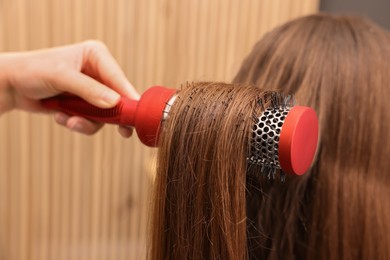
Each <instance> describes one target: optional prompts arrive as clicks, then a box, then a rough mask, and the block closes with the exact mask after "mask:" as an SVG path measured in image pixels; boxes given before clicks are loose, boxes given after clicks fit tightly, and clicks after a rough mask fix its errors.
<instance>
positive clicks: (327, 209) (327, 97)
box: [234, 14, 390, 259]
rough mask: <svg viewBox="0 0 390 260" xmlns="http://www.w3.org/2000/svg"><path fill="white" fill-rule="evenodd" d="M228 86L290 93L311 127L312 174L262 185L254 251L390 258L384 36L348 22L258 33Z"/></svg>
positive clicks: (389, 50)
mask: <svg viewBox="0 0 390 260" xmlns="http://www.w3.org/2000/svg"><path fill="white" fill-rule="evenodd" d="M234 82H236V83H246V84H256V85H259V86H268V87H270V88H271V89H273V90H277V91H280V92H282V93H293V94H295V95H296V98H297V100H298V103H299V104H301V105H307V106H311V107H313V108H314V109H315V110H316V111H317V113H318V117H319V124H320V140H319V148H318V152H317V158H316V161H315V163H314V165H313V167H312V169H311V171H309V172H308V173H307V174H306V176H304V177H302V178H296V179H294V180H287V183H286V184H282V185H273V184H270V185H265V186H262V187H261V188H262V189H263V190H266V194H265V195H264V196H260V198H259V200H260V202H259V203H258V204H254V205H253V206H252V207H253V208H252V210H256V209H257V208H258V211H257V210H256V211H257V215H256V216H257V217H256V220H255V221H256V222H255V228H253V229H252V230H251V232H253V235H256V234H258V236H260V237H263V239H257V238H254V239H249V241H250V242H251V243H250V245H252V249H254V248H255V247H257V250H254V251H255V253H254V254H255V255H258V256H259V255H261V256H264V257H269V258H273V259H279V258H297V259H301V258H307V259H357V258H362V259H385V258H387V259H388V258H390V247H389V245H390V222H389V221H388V219H389V218H390V173H389V169H390V160H389V159H388V158H387V157H388V155H389V154H390V109H389V107H388V103H389V99H390V36H389V33H388V32H387V31H386V30H384V29H382V28H380V27H379V26H377V25H375V24H374V23H373V22H371V21H369V20H368V19H365V18H362V17H357V16H331V15H325V14H318V15H311V16H307V17H302V18H299V19H296V20H293V21H291V22H288V23H286V24H284V25H282V26H280V27H278V28H276V29H275V30H273V31H271V32H270V33H268V34H267V35H265V36H264V38H263V39H262V40H260V41H259V42H258V43H257V44H256V45H255V47H254V49H253V50H252V52H251V53H250V54H249V56H248V57H247V58H246V60H245V61H244V62H243V64H242V66H241V69H240V70H239V72H238V74H237V75H236V77H235V79H234ZM250 249H251V248H250Z"/></svg>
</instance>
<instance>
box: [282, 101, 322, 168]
mask: <svg viewBox="0 0 390 260" xmlns="http://www.w3.org/2000/svg"><path fill="white" fill-rule="evenodd" d="M317 141H318V119H317V115H316V112H315V111H314V110H313V109H312V108H309V107H303V106H295V107H293V108H292V109H291V110H290V112H289V113H288V114H287V116H286V119H285V121H284V124H283V126H282V130H281V133H280V140H279V162H280V166H281V168H282V170H283V171H284V172H286V173H289V174H294V175H302V174H304V173H305V172H306V171H307V169H308V168H309V167H310V165H311V163H312V161H313V158H314V154H315V152H316V149H317Z"/></svg>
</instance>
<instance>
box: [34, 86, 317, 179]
mask: <svg viewBox="0 0 390 260" xmlns="http://www.w3.org/2000/svg"><path fill="white" fill-rule="evenodd" d="M176 92H177V90H176V89H171V88H166V87H162V86H154V87H151V88H149V89H148V90H146V91H145V92H144V93H143V94H142V96H141V98H140V100H130V99H127V98H122V99H121V100H120V102H119V103H118V104H117V105H116V106H115V107H113V108H109V109H102V108H98V107H96V106H93V105H91V104H89V103H88V102H86V101H85V100H83V99H81V98H80V97H77V96H73V95H67V94H62V95H59V96H55V97H52V98H48V99H44V100H42V104H43V105H44V106H45V107H46V108H48V109H52V110H58V111H62V112H64V113H66V114H69V115H72V116H81V117H85V118H87V119H90V120H93V121H97V122H103V123H110V124H117V125H123V126H132V127H134V128H135V129H136V132H137V135H138V137H139V139H140V140H141V142H142V143H143V144H145V145H147V146H151V147H155V146H157V144H158V136H159V133H160V127H161V122H162V120H163V119H165V118H166V117H167V116H168V113H169V109H170V107H171V105H172V103H173V102H174V99H175V97H176V95H175V94H176ZM275 97H276V96H275V95H274V96H273V97H272V102H271V106H270V107H268V108H266V109H264V107H263V110H264V112H263V114H262V115H261V116H260V117H258V118H257V120H256V122H255V125H254V127H253V138H252V144H251V154H250V155H249V156H248V162H249V163H250V164H257V165H260V166H261V167H262V172H263V173H265V174H267V175H268V176H274V175H275V172H276V171H277V170H281V171H282V172H284V173H289V174H295V175H302V174H303V173H305V172H306V170H307V169H308V168H309V167H310V165H311V163H312V160H313V158H314V154H315V151H316V147H317V139H318V120H317V117H316V113H315V111H314V110H313V109H311V108H309V107H303V106H294V105H293V104H292V103H291V102H289V100H290V99H289V100H286V98H283V97H281V96H277V98H275ZM287 99H288V98H287ZM261 103H262V102H261Z"/></svg>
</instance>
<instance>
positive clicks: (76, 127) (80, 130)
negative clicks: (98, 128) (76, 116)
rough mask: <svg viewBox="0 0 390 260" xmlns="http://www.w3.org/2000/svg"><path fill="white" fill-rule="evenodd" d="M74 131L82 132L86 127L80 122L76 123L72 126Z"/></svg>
mask: <svg viewBox="0 0 390 260" xmlns="http://www.w3.org/2000/svg"><path fill="white" fill-rule="evenodd" d="M70 129H72V130H73V131H76V132H80V133H83V131H84V127H83V126H82V125H81V124H80V123H76V124H75V125H74V126H71V128H70Z"/></svg>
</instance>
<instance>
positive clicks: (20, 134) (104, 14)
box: [0, 0, 318, 260]
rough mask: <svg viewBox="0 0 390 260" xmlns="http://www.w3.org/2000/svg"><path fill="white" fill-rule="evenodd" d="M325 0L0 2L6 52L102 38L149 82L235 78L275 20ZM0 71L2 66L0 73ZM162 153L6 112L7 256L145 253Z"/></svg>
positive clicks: (1, 138) (1, 140)
mask: <svg viewBox="0 0 390 260" xmlns="http://www.w3.org/2000/svg"><path fill="white" fill-rule="evenodd" d="M317 2H318V1H317V0H296V1H291V0H262V1H260V0H259V1H254V0H232V1H227V0H214V1H209V0H198V1H183V0H142V1H141V0H34V1H30V0H0V51H2V52H4V51H23V50H29V49H37V48H45V47H50V46H56V45H63V44H68V43H73V42H78V41H82V40H86V39H99V40H102V41H104V42H105V43H106V44H107V45H108V47H109V49H110V50H111V51H112V53H113V55H114V56H115V57H116V58H117V60H118V62H119V63H120V65H121V66H122V67H123V69H124V71H125V72H126V75H127V76H128V77H129V79H130V80H131V82H132V83H133V84H134V86H136V88H137V89H138V91H139V92H143V90H145V89H146V88H147V87H149V86H152V85H153V84H162V85H167V86H172V87H179V86H180V84H181V83H183V82H186V81H196V80H222V81H229V80H231V79H232V77H233V75H234V73H235V72H236V71H237V69H238V67H239V65H240V62H241V61H242V59H243V58H244V57H245V55H246V54H247V53H248V52H249V50H250V49H251V47H252V45H253V44H254V43H255V42H256V41H257V40H258V39H259V38H260V36H261V35H262V34H264V33H265V32H266V31H268V30H269V29H271V28H273V27H274V26H276V25H278V24H280V23H282V22H284V21H286V20H289V19H291V18H294V17H297V16H300V15H303V14H308V13H312V12H315V11H316V10H317V6H318V3H317ZM0 73H1V72H0ZM154 155H155V151H154V150H152V149H148V148H145V147H143V146H141V145H140V144H139V142H138V140H137V138H132V139H130V140H125V139H122V138H121V137H120V136H119V135H118V134H117V133H116V129H115V128H114V127H113V126H108V127H105V128H104V129H103V130H102V131H101V132H99V133H98V134H96V135H95V136H93V137H85V136H82V135H79V134H75V133H71V132H69V131H67V130H65V129H63V128H61V127H59V126H57V125H56V124H55V123H54V122H53V120H52V118H51V117H50V116H47V115H31V114H27V113H25V112H21V111H13V112H10V113H8V114H5V115H3V116H1V117H0V259H6V260H26V259H33V260H46V259H55V260H57V259H83V260H84V259H86V260H88V259H93V260H95V259H143V258H145V248H146V243H147V224H148V207H149V204H150V192H151V188H152V183H153V164H154Z"/></svg>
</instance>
